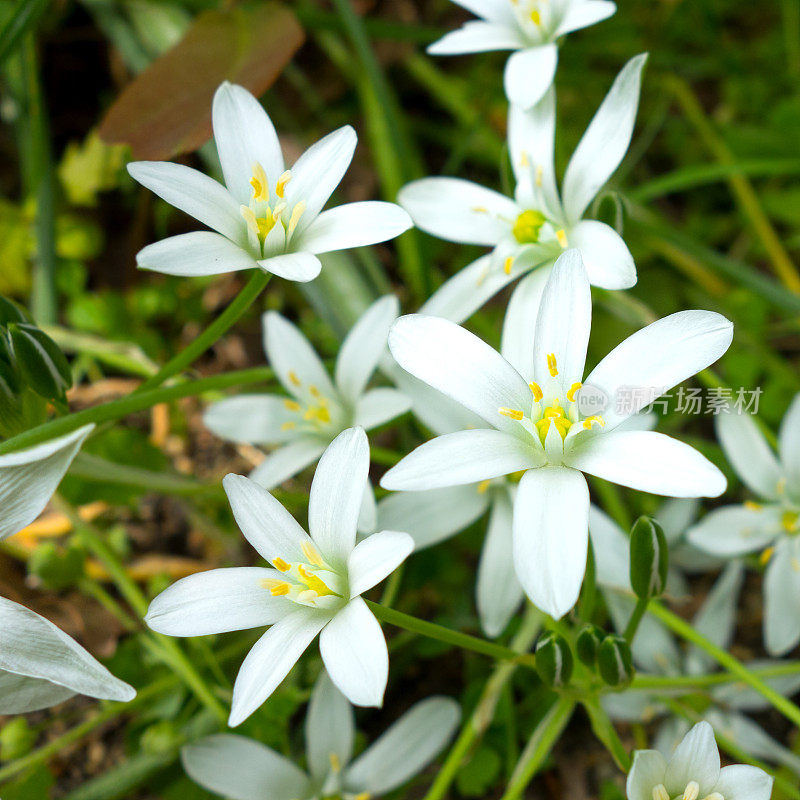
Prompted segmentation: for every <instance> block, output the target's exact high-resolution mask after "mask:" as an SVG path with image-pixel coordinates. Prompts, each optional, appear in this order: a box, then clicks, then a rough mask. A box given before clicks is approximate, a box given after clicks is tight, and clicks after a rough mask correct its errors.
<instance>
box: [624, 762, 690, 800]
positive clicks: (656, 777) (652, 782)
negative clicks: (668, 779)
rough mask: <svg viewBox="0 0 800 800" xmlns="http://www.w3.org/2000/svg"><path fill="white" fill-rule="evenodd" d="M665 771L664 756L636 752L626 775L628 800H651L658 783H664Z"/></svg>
mask: <svg viewBox="0 0 800 800" xmlns="http://www.w3.org/2000/svg"><path fill="white" fill-rule="evenodd" d="M666 771H667V764H666V762H665V761H664V756H662V755H661V753H659V752H658V750H637V751H636V752H635V753H634V754H633V766H632V767H631V771H630V772H629V773H628V783H627V787H626V788H627V792H626V794H627V795H628V800H653V789H655V788H656V786H658V784H659V783H664V773H665V772H666ZM684 788H686V787H684Z"/></svg>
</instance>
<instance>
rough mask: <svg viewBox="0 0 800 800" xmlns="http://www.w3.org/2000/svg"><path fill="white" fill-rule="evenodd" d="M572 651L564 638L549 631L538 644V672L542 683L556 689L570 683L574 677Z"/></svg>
mask: <svg viewBox="0 0 800 800" xmlns="http://www.w3.org/2000/svg"><path fill="white" fill-rule="evenodd" d="M572 664H573V659H572V651H571V650H570V649H569V644H568V643H567V640H566V639H565V638H564V637H563V636H559V635H558V634H557V633H555V631H548V632H547V633H545V634H544V635H543V636H541V637H540V638H539V641H538V642H537V643H536V671H537V672H538V673H539V677H540V678H541V679H542V682H543V683H545V684H546V685H547V686H551V687H552V688H554V689H559V688H560V687H562V686H566V684H567V683H569V679H570V678H571V677H572Z"/></svg>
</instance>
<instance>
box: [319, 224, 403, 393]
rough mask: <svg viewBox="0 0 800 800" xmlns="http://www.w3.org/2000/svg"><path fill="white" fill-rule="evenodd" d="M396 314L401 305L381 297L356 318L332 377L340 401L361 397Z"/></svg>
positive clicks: (392, 297) (385, 343) (384, 348)
mask: <svg viewBox="0 0 800 800" xmlns="http://www.w3.org/2000/svg"><path fill="white" fill-rule="evenodd" d="M327 213H329V212H327ZM399 313H400V303H399V302H398V300H397V298H396V297H395V296H394V295H386V296H385V297H381V298H380V299H379V300H376V301H375V302H374V303H373V304H372V305H371V306H370V307H369V308H368V309H367V310H366V311H365V312H364V313H363V314H362V315H361V316H360V317H359V319H358V321H357V322H356V323H355V325H353V327H352V328H351V329H350V332H349V333H348V334H347V336H346V337H345V340H344V341H343V342H342V346H341V348H340V349H339V355H338V356H337V358H336V371H335V374H334V377H335V379H336V386H337V387H338V389H339V392H340V393H341V395H342V397H344V398H345V399H347V400H349V401H350V402H351V403H353V404H354V403H355V402H356V401H357V400H358V398H359V397H360V396H361V395H362V394H363V393H364V389H366V387H367V383H369V379H370V378H371V377H372V373H373V372H375V368H376V367H377V366H378V362H379V361H380V359H381V356H383V354H384V353H385V352H386V349H387V341H388V339H389V329H390V328H391V327H392V323H393V322H394V321H395V320H396V319H397V315H398V314H399Z"/></svg>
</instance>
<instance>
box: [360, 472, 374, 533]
mask: <svg viewBox="0 0 800 800" xmlns="http://www.w3.org/2000/svg"><path fill="white" fill-rule="evenodd" d="M377 530H378V506H377V503H376V502H375V490H374V489H373V488H372V482H371V481H370V480H369V479H368V480H367V483H366V485H365V486H364V494H363V496H362V498H361V508H360V509H359V510H358V532H359V533H375V531H377Z"/></svg>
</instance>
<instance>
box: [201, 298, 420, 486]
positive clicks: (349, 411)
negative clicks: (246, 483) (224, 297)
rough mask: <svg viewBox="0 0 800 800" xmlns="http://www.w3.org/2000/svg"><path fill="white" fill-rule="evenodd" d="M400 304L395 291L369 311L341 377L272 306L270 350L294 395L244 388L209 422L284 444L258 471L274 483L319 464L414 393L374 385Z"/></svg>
mask: <svg viewBox="0 0 800 800" xmlns="http://www.w3.org/2000/svg"><path fill="white" fill-rule="evenodd" d="M398 311H399V304H398V302H397V298H395V297H393V296H391V295H387V296H386V297H382V298H381V299H379V300H377V301H375V302H374V303H373V304H372V305H371V306H370V307H369V308H368V309H367V310H366V311H365V312H364V313H363V314H362V315H361V317H360V318H359V320H358V321H357V322H356V323H355V325H353V327H352V329H351V330H350V333H349V334H348V335H347V337H346V338H345V340H344V342H343V343H342V346H341V348H340V349H339V354H338V357H337V359H336V366H335V367H334V374H333V380H331V377H330V376H329V375H328V371H327V370H326V369H325V365H324V364H323V363H322V361H321V359H320V358H319V356H318V355H317V354H316V353H315V352H314V349H313V348H312V346H311V344H310V343H309V341H308V339H306V337H305V336H303V334H302V333H301V332H300V330H299V329H298V328H297V327H296V326H295V325H293V324H292V323H291V322H289V321H288V320H286V319H284V318H283V317H282V316H281V315H280V314H278V313H277V312H274V311H270V312H268V313H266V314H265V315H264V317H263V329H264V350H265V352H266V355H267V360H268V361H269V364H270V366H271V367H272V368H273V369H274V370H275V375H276V377H277V378H278V380H279V381H280V382H281V384H282V385H283V387H284V389H286V391H287V392H288V393H289V397H285V396H280V395H276V394H243V395H238V396H236V397H231V398H228V399H225V400H221V401H219V402H217V403H214V404H213V405H212V406H210V407H209V409H208V410H207V411H206V413H205V416H204V418H203V419H204V422H205V424H206V425H207V427H208V428H209V429H210V430H211V431H213V432H214V433H215V434H217V436H221V437H222V438H223V439H228V440H229V441H233V442H239V443H246V444H253V445H258V446H266V447H273V448H276V449H275V450H274V451H273V452H272V453H271V454H270V455H268V456H267V457H266V459H265V460H264V461H263V462H262V463H261V464H260V465H259V466H258V467H257V468H256V469H255V470H254V471H253V472H252V473H251V474H250V477H251V478H252V479H253V480H254V481H256V482H257V483H259V484H260V485H261V486H263V487H264V488H265V489H272V488H274V487H275V486H277V485H278V484H280V483H282V482H283V481H285V480H287V479H288V478H291V477H292V476H293V475H296V474H297V473H298V472H300V471H301V470H302V469H304V468H305V467H307V466H309V465H310V464H313V463H314V462H315V461H316V460H317V459H318V458H319V457H320V455H321V454H322V452H323V450H324V449H325V448H326V447H327V446H328V445H329V444H330V443H331V442H332V441H333V440H334V439H335V438H336V436H338V435H339V434H340V433H341V432H342V431H343V430H345V429H346V428H349V427H351V426H353V425H359V426H361V427H362V428H364V429H365V430H370V429H371V428H375V427H376V426H378V425H382V424H384V423H386V422H389V421H390V420H392V419H394V418H395V417H397V416H399V415H400V414H402V413H404V412H405V411H407V410H408V409H409V407H410V405H411V401H410V400H409V399H408V398H407V397H406V396H405V395H404V394H402V393H401V392H399V391H397V390H396V389H392V388H390V387H379V388H375V389H367V385H368V384H369V381H370V378H371V377H372V375H373V373H374V371H375V368H376V366H377V365H378V363H379V361H380V359H381V357H382V356H384V355H387V350H386V338H387V336H388V334H389V329H390V328H391V326H392V323H393V322H394V321H395V320H396V319H397V314H398ZM387 358H388V355H387ZM368 496H369V497H370V498H371V497H372V493H371V491H370V492H369V493H368Z"/></svg>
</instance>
